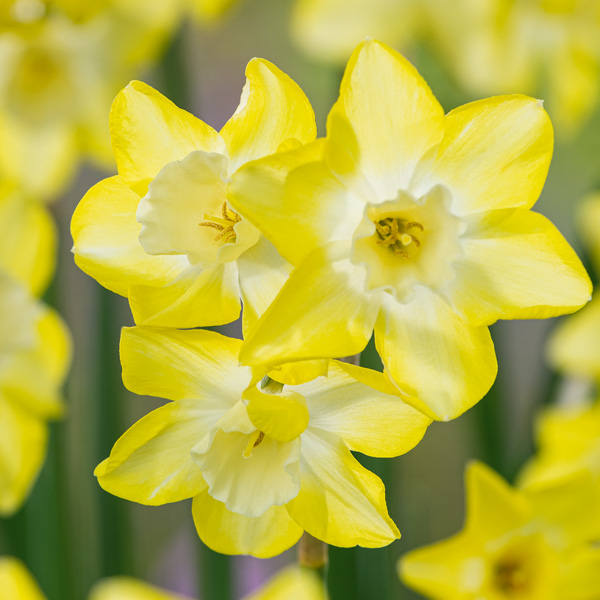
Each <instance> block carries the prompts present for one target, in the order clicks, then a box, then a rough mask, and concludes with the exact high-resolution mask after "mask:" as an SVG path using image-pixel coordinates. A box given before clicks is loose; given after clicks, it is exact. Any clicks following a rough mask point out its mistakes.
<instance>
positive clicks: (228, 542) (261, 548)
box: [192, 490, 302, 558]
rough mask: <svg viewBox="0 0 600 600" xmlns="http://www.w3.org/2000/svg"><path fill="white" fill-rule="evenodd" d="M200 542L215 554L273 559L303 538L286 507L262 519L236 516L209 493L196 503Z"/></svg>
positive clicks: (193, 512) (270, 510) (205, 493)
mask: <svg viewBox="0 0 600 600" xmlns="http://www.w3.org/2000/svg"><path fill="white" fill-rule="evenodd" d="M192 514H193V516H194V523H195V524H196V530H197V531H198V535H199V536H200V539H201V540H202V541H203V542H204V543H205V544H206V545H207V546H208V547H209V548H211V549H213V550H214V551H215V552H221V553H223V554H251V555H253V556H256V557H258V558H270V557H272V556H276V555H277V554H281V553H282V552H284V551H285V550H287V549H288V548H290V547H291V546H293V545H294V544H295V543H296V542H297V541H298V540H299V539H300V536H301V535H302V528H301V527H299V526H298V525H297V524H296V523H295V522H294V521H293V520H292V518H291V517H290V516H289V514H288V512H287V510H286V509H285V507H283V506H272V507H271V508H270V509H269V510H267V512H265V513H264V514H262V515H261V516H260V517H254V518H252V517H246V516H244V515H240V514H236V513H232V512H230V511H228V510H227V509H226V508H225V505H224V504H223V503H222V502H219V501H217V500H215V499H214V498H212V497H211V496H210V495H209V494H208V490H205V491H204V492H202V493H201V494H198V496H196V497H195V498H194V503H193V504H192Z"/></svg>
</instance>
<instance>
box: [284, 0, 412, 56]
mask: <svg viewBox="0 0 600 600" xmlns="http://www.w3.org/2000/svg"><path fill="white" fill-rule="evenodd" d="M422 9H423V3H419V2H412V1H411V0H370V1H368V2H367V1H366V0H296V3H295V5H294V12H293V15H292V34H293V36H294V38H295V40H296V42H297V43H298V45H299V46H300V47H301V48H302V50H304V51H305V52H307V53H308V54H310V55H311V56H312V57H313V58H314V59H315V60H318V61H327V62H337V63H342V64H343V63H345V62H346V61H347V60H348V57H349V56H350V55H351V54H352V51H353V50H354V48H355V47H356V44H358V43H359V42H360V41H361V40H363V39H364V38H365V37H366V36H372V37H375V38H377V39H379V40H382V41H383V42H386V43H388V44H392V45H393V46H402V47H403V48H405V47H406V46H407V45H408V44H409V43H410V42H411V41H413V39H414V38H415V36H416V34H417V32H418V30H419V21H420V17H421V12H422Z"/></svg>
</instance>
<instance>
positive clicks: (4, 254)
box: [0, 186, 56, 296]
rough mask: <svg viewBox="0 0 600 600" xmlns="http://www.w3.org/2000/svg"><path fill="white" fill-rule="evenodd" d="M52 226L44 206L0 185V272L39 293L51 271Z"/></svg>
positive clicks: (54, 235)
mask: <svg viewBox="0 0 600 600" xmlns="http://www.w3.org/2000/svg"><path fill="white" fill-rule="evenodd" d="M55 254H56V228H55V225H54V223H53V221H52V218H51V216H50V214H49V213H48V210H47V209H46V207H45V206H43V205H41V204H40V203H39V202H34V201H32V200H31V199H30V198H24V197H23V196H22V195H21V194H20V193H18V192H17V190H15V189H13V188H10V187H8V186H0V271H3V272H4V273H7V274H8V275H10V276H12V277H13V278H15V279H17V280H18V281H20V282H21V283H22V284H24V285H25V286H27V287H28V288H29V289H30V291H31V292H32V293H33V294H34V295H36V296H39V295H40V294H41V293H42V292H43V291H44V290H45V289H46V286H47V285H48V282H49V280H50V277H51V276H52V273H53V271H54V262H55Z"/></svg>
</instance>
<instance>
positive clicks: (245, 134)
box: [71, 59, 316, 330]
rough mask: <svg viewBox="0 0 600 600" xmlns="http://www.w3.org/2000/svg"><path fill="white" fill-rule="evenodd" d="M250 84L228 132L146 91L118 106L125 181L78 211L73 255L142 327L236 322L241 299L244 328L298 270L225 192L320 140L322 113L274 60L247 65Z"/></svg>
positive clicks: (128, 92) (116, 139) (91, 195)
mask: <svg viewBox="0 0 600 600" xmlns="http://www.w3.org/2000/svg"><path fill="white" fill-rule="evenodd" d="M246 76H247V82H246V85H245V87H244V90H243V92H242V97H241V101H240V104H239V106H238V108H237V110H236V111H235V113H234V114H233V116H232V117H231V119H230V120H229V121H228V122H227V123H226V124H225V126H224V127H223V128H222V129H221V131H220V132H217V131H215V130H214V129H213V128H212V127H210V126H209V125H207V124H205V123H204V122H202V121H201V120H199V119H197V118H196V117H194V116H193V115H191V114H189V113H187V112H186V111H184V110H181V109H179V108H177V107H176V106H175V105H174V104H173V103H171V102H170V101H169V100H167V98H165V97H164V96H162V95H161V94H159V93H158V92H157V91H155V90H153V89H152V88H150V87H149V86H147V85H145V84H143V83H140V82H132V83H131V84H130V85H129V86H127V87H126V88H125V89H124V90H123V91H122V92H121V93H120V94H119V95H118V96H117V98H116V100H115V102H114V104H113V108H112V111H111V117H110V122H111V134H112V140H113V147H114V152H115V157H116V160H117V166H118V170H119V175H118V176H117V177H112V178H109V179H105V180H104V181H102V182H100V183H99V184H97V185H96V186H94V187H93V188H92V189H91V190H90V191H89V192H88V193H87V194H86V196H85V197H84V198H83V200H82V201H81V203H80V204H79V206H78V207H77V209H76V211H75V214H74V215H73V221H72V226H71V231H72V234H73V239H74V244H75V245H74V249H73V252H74V253H75V261H76V263H77V264H78V265H79V267H80V268H81V269H83V270H84V271H85V272H86V273H88V274H89V275H91V276H92V277H94V278H95V279H97V280H98V281H99V282H100V283H101V284H102V285H104V286H105V287H107V288H108V289H110V290H112V291H114V292H116V293H118V294H121V295H124V296H127V297H128V298H129V302H130V305H131V309H132V312H133V315H134V318H135V321H136V323H138V324H145V325H153V326H167V327H182V328H185V327H196V326H205V325H217V324H222V323H228V322H231V321H233V320H235V319H236V318H237V317H238V315H239V311H240V296H241V298H242V300H243V303H244V328H245V329H246V330H247V329H248V327H249V326H250V324H251V323H252V322H254V321H255V320H256V319H257V317H258V316H259V315H260V314H262V313H263V312H264V310H265V309H266V308H267V306H268V305H269V302H270V301H271V300H272V299H273V297H274V296H275V295H276V293H277V292H278V291H279V289H280V288H281V286H282V285H283V283H284V282H285V280H286V278H287V276H288V273H289V270H290V269H291V266H290V265H289V264H288V263H287V262H286V261H285V260H283V259H282V258H281V257H280V256H279V254H278V253H277V251H276V250H275V248H274V247H273V245H272V244H271V243H270V242H268V241H267V240H266V239H265V238H264V237H262V236H261V235H260V232H259V231H258V229H256V228H255V227H254V226H253V225H252V224H251V223H250V222H249V221H247V220H246V219H244V218H243V217H242V216H240V211H239V210H238V211H234V210H233V209H232V208H231V206H230V205H229V200H228V192H227V183H228V181H229V179H230V177H231V176H232V174H234V173H235V172H236V171H237V170H238V169H239V168H240V166H241V165H243V164H244V163H246V162H247V161H251V160H253V159H257V158H261V157H263V156H266V155H269V154H271V153H273V152H276V151H277V150H278V149H279V148H281V146H282V145H283V146H284V148H289V147H297V146H300V143H304V142H310V141H311V140H314V138H315V136H316V128H315V120H314V114H313V111H312V108H311V106H310V104H309V102H308V100H307V99H306V96H305V95H304V93H303V92H302V91H301V90H300V88H299V87H298V86H297V85H296V84H295V83H294V82H293V81H292V80H291V79H290V78H289V77H288V76H287V75H285V74H284V73H282V72H281V71H280V70H279V69H277V68H276V67H275V66H274V65H272V64H271V63H269V62H268V61H265V60H261V59H253V60H252V61H250V63H249V64H248V67H247V69H246ZM136 214H137V220H138V221H139V223H141V227H140V224H139V223H138V222H137V221H136Z"/></svg>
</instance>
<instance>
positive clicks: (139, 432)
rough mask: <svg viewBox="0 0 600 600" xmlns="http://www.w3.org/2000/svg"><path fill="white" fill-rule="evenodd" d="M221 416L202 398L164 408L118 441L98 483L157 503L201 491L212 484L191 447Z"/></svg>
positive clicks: (125, 495) (111, 490)
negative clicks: (194, 458) (205, 478)
mask: <svg viewBox="0 0 600 600" xmlns="http://www.w3.org/2000/svg"><path fill="white" fill-rule="evenodd" d="M219 416H220V415H219V413H217V412H216V411H215V410H214V408H212V407H211V406H210V405H204V404H203V403H201V402H197V401H190V400H182V401H179V402H169V403H168V404H165V405H164V406H161V407H160V408H158V409H156V410H154V411H152V412H151V413H149V414H148V415H146V416H145V417H144V418H142V419H140V420H139V421H138V422H137V423H135V425H133V426H132V427H130V428H129V429H128V430H127V431H126V432H125V433H124V434H123V435H122V436H121V437H120V438H119V439H118V440H117V442H116V444H115V445H114V446H113V449H112V451H111V453H110V457H109V458H107V459H106V460H104V461H103V462H102V463H100V464H99V465H98V467H96V471H95V473H94V474H95V475H96V477H97V478H98V483H99V484H100V485H101V486H102V488H103V489H105V490H106V491H107V492H109V493H111V494H113V495H114V496H118V497H119V498H125V499H126V500H131V501H132V502H139V503H140V504H148V505H152V506H156V505H159V504H165V503H167V502H177V501H179V500H185V499H186V498H191V497H193V496H195V495H196V494H199V493H200V492H201V491H202V490H203V489H204V488H205V487H206V483H205V482H204V479H203V477H202V471H201V469H200V467H199V466H198V465H197V464H196V463H195V462H194V461H193V460H192V455H191V449H192V448H193V447H194V446H195V445H196V444H197V443H198V441H200V440H201V439H202V437H204V435H206V434H207V433H208V431H210V429H211V428H212V427H214V425H215V423H216V422H217V421H218V419H219Z"/></svg>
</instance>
